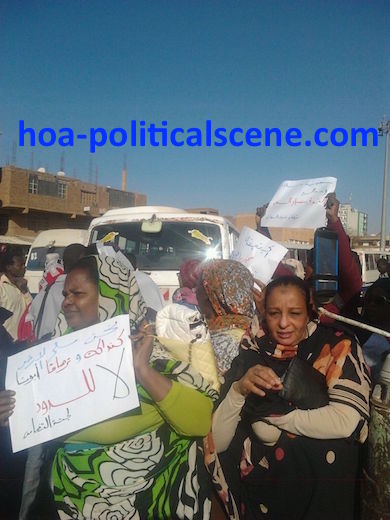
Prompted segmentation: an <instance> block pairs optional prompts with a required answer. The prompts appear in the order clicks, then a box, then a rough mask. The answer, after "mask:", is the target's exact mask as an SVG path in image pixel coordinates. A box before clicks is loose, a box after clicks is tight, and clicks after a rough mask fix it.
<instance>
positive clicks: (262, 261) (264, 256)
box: [231, 226, 287, 284]
mask: <svg viewBox="0 0 390 520" xmlns="http://www.w3.org/2000/svg"><path fill="white" fill-rule="evenodd" d="M286 253H287V249H286V248H285V247H284V246H282V245H280V244H278V243H277V242H274V241H273V240H270V239H269V238H267V237H266V236H264V235H262V234H261V233H258V232H257V231H254V230H253V229H250V228H248V227H246V226H244V227H243V228H242V230H241V233H240V236H239V239H238V243H237V245H236V247H235V249H234V251H233V252H232V255H231V258H232V260H237V261H238V262H241V263H242V264H244V265H245V266H246V267H247V268H248V269H249V271H250V272H251V273H252V274H253V276H254V277H255V278H257V279H258V280H260V281H261V282H263V283H265V284H267V283H268V282H269V281H270V280H271V278H272V275H273V274H274V271H275V269H276V268H277V266H278V264H279V262H280V260H282V258H283V257H284V256H285V255H286Z"/></svg>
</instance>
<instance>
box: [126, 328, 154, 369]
mask: <svg viewBox="0 0 390 520" xmlns="http://www.w3.org/2000/svg"><path fill="white" fill-rule="evenodd" d="M153 334H154V326H153V325H151V324H147V323H146V322H143V323H142V324H141V326H140V328H139V330H138V332H137V333H136V334H133V335H132V336H130V339H131V344H132V347H133V365H134V371H135V375H136V377H137V379H138V378H139V376H141V374H142V373H143V372H144V371H145V370H146V369H148V368H149V359H150V354H151V353H152V350H153V342H154V335H153Z"/></svg>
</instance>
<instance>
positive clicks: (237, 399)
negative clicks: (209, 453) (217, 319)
mask: <svg viewBox="0 0 390 520" xmlns="http://www.w3.org/2000/svg"><path fill="white" fill-rule="evenodd" d="M235 384H236V383H234V384H233V385H232V386H231V387H230V390H229V391H228V393H227V394H226V397H225V399H224V400H223V401H222V403H221V404H220V405H219V406H218V408H217V410H216V412H215V413H214V415H213V426H212V430H213V438H214V444H215V449H216V451H217V453H221V452H222V451H225V450H227V449H228V447H229V444H230V443H231V442H232V440H233V437H234V434H235V433H236V429H237V425H238V423H239V421H240V413H241V410H242V407H243V406H244V404H245V397H244V396H243V395H241V394H240V392H238V391H237V390H236V389H235Z"/></svg>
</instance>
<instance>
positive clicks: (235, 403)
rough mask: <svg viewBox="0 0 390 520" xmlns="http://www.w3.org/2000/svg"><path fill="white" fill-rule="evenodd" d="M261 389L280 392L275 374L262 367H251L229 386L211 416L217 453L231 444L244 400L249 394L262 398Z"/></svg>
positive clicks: (262, 391) (280, 386) (262, 392)
mask: <svg viewBox="0 0 390 520" xmlns="http://www.w3.org/2000/svg"><path fill="white" fill-rule="evenodd" d="M263 388H264V389H268V390H270V389H273V390H281V388H282V385H281V383H280V379H279V378H278V377H277V375H276V374H275V372H274V371H273V370H272V369H271V368H269V367H264V366H262V365H255V366H253V367H251V368H250V369H249V370H248V371H247V372H246V373H245V374H244V375H243V376H242V377H241V379H239V380H238V381H235V382H234V383H233V384H232V385H231V387H230V389H229V391H228V392H227V394H226V396H225V398H224V399H223V401H222V402H221V404H220V405H219V406H218V408H217V410H216V412H215V414H214V416H213V436H214V443H215V447H216V450H217V452H219V453H220V452H222V451H225V450H226V449H227V448H228V446H229V444H230V443H231V441H232V439H233V437H234V434H235V432H236V429H237V425H238V423H239V421H240V413H241V409H242V407H243V406H244V404H245V398H246V397H247V396H248V395H249V394H250V393H254V394H256V395H258V396H259V397H264V396H265V392H264V390H263Z"/></svg>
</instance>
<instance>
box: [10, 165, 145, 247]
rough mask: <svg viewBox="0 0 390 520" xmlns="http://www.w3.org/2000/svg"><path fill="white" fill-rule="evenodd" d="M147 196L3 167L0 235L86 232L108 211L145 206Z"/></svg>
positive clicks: (33, 171) (42, 172) (25, 235)
mask: <svg viewBox="0 0 390 520" xmlns="http://www.w3.org/2000/svg"><path fill="white" fill-rule="evenodd" d="M145 204H146V195H144V194H142V193H134V192H131V191H123V190H118V189H114V188H110V187H106V186H99V185H96V184H92V183H89V182H84V181H81V180H79V179H74V178H71V177H68V176H66V175H65V174H64V173H62V172H59V173H58V174H57V175H53V174H50V173H46V172H45V171H44V170H43V169H40V170H39V171H37V170H28V169H24V168H17V167H15V166H3V167H0V235H5V236H6V237H7V236H22V237H34V236H35V235H36V234H37V233H38V232H39V231H43V230H46V229H56V228H58V229H60V228H81V229H86V228H88V226H89V223H90V221H91V219H92V218H94V217H98V216H99V215H102V214H103V213H105V212H106V211H107V210H108V209H112V208H123V207H134V206H144V205H145Z"/></svg>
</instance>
